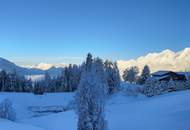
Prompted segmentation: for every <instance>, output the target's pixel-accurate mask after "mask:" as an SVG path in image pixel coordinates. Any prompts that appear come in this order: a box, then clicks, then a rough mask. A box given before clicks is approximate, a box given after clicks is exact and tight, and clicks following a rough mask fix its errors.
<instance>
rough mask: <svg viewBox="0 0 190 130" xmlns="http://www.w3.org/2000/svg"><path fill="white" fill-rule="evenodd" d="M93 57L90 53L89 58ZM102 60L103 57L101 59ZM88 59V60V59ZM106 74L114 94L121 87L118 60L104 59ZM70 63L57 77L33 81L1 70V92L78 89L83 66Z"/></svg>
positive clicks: (110, 89)
mask: <svg viewBox="0 0 190 130" xmlns="http://www.w3.org/2000/svg"><path fill="white" fill-rule="evenodd" d="M90 57H92V55H91V54H90V53H89V54H88V56H87V58H90ZM101 60H102V59H101ZM87 61H88V60H87ZM102 63H103V69H104V75H105V78H106V82H107V84H108V86H109V89H108V91H109V93H110V94H112V93H114V92H116V91H117V90H118V89H119V88H120V81H121V79H120V74H119V69H118V67H117V64H116V62H112V61H109V60H106V61H103V60H102ZM84 64H85V62H84V63H83V64H82V65H75V64H73V65H72V64H70V65H69V66H67V67H65V68H63V70H62V72H61V74H60V75H59V76H57V77H51V76H50V75H49V74H48V73H46V74H45V76H44V79H43V80H40V81H35V82H32V81H31V79H26V78H25V77H24V76H23V77H22V76H19V75H17V73H16V72H14V73H6V72H5V71H4V70H3V71H1V72H0V91H1V92H33V93H34V94H43V93H45V92H46V93H52V92H74V91H76V90H77V88H78V85H79V82H80V80H81V74H82V73H83V71H84V70H83V66H84Z"/></svg>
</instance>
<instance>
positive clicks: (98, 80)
mask: <svg viewBox="0 0 190 130" xmlns="http://www.w3.org/2000/svg"><path fill="white" fill-rule="evenodd" d="M106 88H107V82H106V78H105V76H104V67H103V62H102V60H101V59H99V58H97V59H95V60H92V56H91V54H88V57H87V61H86V64H85V65H84V66H83V67H82V74H81V80H80V83H79V86H78V89H77V94H76V102H77V114H78V117H79V120H78V130H107V122H106V121H105V119H104V107H105V100H106V93H107V90H106Z"/></svg>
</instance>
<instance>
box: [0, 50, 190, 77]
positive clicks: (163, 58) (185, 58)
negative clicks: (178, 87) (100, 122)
mask: <svg viewBox="0 0 190 130" xmlns="http://www.w3.org/2000/svg"><path fill="white" fill-rule="evenodd" d="M117 64H118V68H119V70H120V72H121V74H122V73H123V71H124V70H125V69H126V68H129V67H131V66H137V67H138V68H139V70H140V72H141V71H142V69H143V68H144V66H145V65H148V66H149V67H150V70H151V72H152V73H153V72H156V71H159V70H171V71H190V48H185V49H184V50H182V51H179V52H173V51H171V50H168V49H167V50H164V51H162V52H159V53H149V54H147V55H145V56H141V57H139V58H137V59H132V60H118V61H117ZM66 66H67V65H66V64H63V63H62V64H46V63H40V64H38V65H33V66H25V67H23V66H18V65H16V64H14V63H13V62H10V61H8V60H6V59H4V58H0V70H5V71H6V72H14V71H16V72H17V74H19V75H22V76H23V75H25V76H26V75H29V76H30V75H44V74H45V73H49V74H50V75H51V76H52V77H55V76H57V75H59V74H60V73H61V71H62V70H63V69H64V67H66Z"/></svg>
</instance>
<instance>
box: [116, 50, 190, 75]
mask: <svg viewBox="0 0 190 130" xmlns="http://www.w3.org/2000/svg"><path fill="white" fill-rule="evenodd" d="M117 64H118V67H119V69H120V72H121V73H122V72H123V71H124V70H125V69H126V68H129V67H131V66H137V67H138V68H139V70H140V72H141V71H142V69H143V68H144V66H145V65H148V66H149V67H150V70H151V72H152V73H153V72H156V71H159V70H170V71H176V72H180V71H190V48H185V49H184V50H182V51H179V52H173V51H171V50H169V49H167V50H164V51H162V52H159V53H149V54H147V55H145V56H141V57H139V58H137V59H132V60H119V61H117Z"/></svg>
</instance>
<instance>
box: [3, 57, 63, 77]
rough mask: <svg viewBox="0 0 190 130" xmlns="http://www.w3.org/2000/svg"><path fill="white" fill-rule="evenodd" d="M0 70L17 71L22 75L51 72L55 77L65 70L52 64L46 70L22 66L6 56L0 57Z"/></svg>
mask: <svg viewBox="0 0 190 130" xmlns="http://www.w3.org/2000/svg"><path fill="white" fill-rule="evenodd" d="M0 70H5V71H6V72H8V73H13V72H16V73H17V74H18V75H20V76H26V75H44V74H45V73H49V74H50V75H51V76H52V77H55V76H57V75H59V74H60V73H61V71H62V70H63V68H62V67H54V66H51V67H49V68H48V69H46V70H43V69H39V68H27V67H21V66H18V65H16V64H14V63H13V62H10V61H8V60H6V59H4V58H0Z"/></svg>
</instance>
